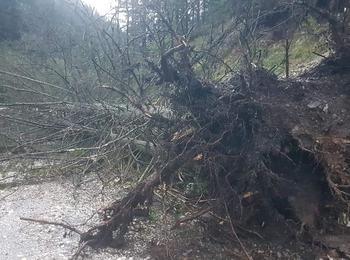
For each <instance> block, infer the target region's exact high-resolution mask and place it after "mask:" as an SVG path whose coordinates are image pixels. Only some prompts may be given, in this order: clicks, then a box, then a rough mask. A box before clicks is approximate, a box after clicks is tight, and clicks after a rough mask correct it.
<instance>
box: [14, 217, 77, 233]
mask: <svg viewBox="0 0 350 260" xmlns="http://www.w3.org/2000/svg"><path fill="white" fill-rule="evenodd" d="M19 219H20V220H23V221H30V222H35V223H39V224H43V225H53V226H59V227H63V228H66V229H69V230H70V231H72V232H74V233H77V234H78V235H82V234H83V232H82V231H80V230H78V229H76V228H75V227H72V226H70V225H67V224H65V223H62V222H54V221H47V220H42V219H34V218H24V217H20V218H19Z"/></svg>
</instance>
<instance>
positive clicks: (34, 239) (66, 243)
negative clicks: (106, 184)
mask: <svg viewBox="0 0 350 260" xmlns="http://www.w3.org/2000/svg"><path fill="white" fill-rule="evenodd" d="M123 193H124V191H122V190H120V189H119V190H118V188H114V189H111V190H109V191H108V193H107V192H106V190H103V189H102V185H101V184H100V183H98V182H96V181H91V182H89V181H87V182H86V183H85V184H84V185H82V186H81V187H80V188H79V189H78V190H77V189H75V188H74V186H73V184H72V183H71V182H70V181H54V182H49V183H42V184H35V185H25V186H20V187H13V188H9V189H3V190H0V237H1V243H0V259H2V260H5V259H9V260H10V259H11V260H15V259H22V260H24V259H28V260H29V259H30V260H31V259H33V260H34V259H69V258H70V257H71V256H72V255H73V254H74V253H75V251H76V250H77V248H78V241H79V237H78V236H77V235H76V234H69V233H68V234H67V233H66V230H64V229H63V228H61V227H57V226H48V225H41V224H36V223H30V222H26V221H21V220H20V217H29V218H35V219H46V220H50V221H57V222H67V223H72V224H77V223H81V224H85V223H86V224H87V225H85V228H86V227H88V226H89V223H90V224H92V223H93V222H94V221H95V223H96V220H97V215H96V214H95V213H96V210H97V209H99V208H101V207H102V206H105V205H106V204H108V202H109V201H112V197H114V199H115V198H118V197H120V196H122V195H123ZM107 194H108V195H107ZM94 214H95V215H94ZM91 216H93V217H92V218H91ZM77 228H78V229H79V226H77ZM145 251H146V247H145V244H144V243H142V242H138V243H137V242H136V243H133V244H132V248H126V249H123V250H102V251H98V252H97V251H92V250H89V251H88V252H87V255H86V256H85V258H86V259H147V254H146V252H145Z"/></svg>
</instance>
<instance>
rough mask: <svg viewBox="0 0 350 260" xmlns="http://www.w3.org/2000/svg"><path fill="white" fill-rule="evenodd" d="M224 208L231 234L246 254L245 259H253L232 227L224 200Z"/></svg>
mask: <svg viewBox="0 0 350 260" xmlns="http://www.w3.org/2000/svg"><path fill="white" fill-rule="evenodd" d="M225 209H226V214H227V217H228V219H229V222H230V226H231V231H232V234H233V235H234V237H235V238H236V239H237V241H238V243H239V245H240V246H241V248H242V250H243V252H244V254H245V255H246V256H247V259H248V260H253V258H252V257H251V256H250V255H249V253H248V251H247V249H246V248H245V247H244V245H243V243H242V241H241V240H240V239H239V237H238V235H237V232H236V231H235V228H234V226H233V223H232V220H231V217H230V214H229V211H228V208H227V204H226V202H225Z"/></svg>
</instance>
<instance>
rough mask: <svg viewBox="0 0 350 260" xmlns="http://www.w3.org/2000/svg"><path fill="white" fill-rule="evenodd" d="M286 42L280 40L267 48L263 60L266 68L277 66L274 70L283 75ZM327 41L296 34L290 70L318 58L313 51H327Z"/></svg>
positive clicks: (291, 49) (292, 46)
mask: <svg viewBox="0 0 350 260" xmlns="http://www.w3.org/2000/svg"><path fill="white" fill-rule="evenodd" d="M284 44H285V42H284V41H283V40H282V41H279V42H277V43H275V44H273V45H272V46H270V47H265V48H266V49H267V55H266V57H265V58H264V60H263V66H264V67H265V68H266V69H272V68H273V67H275V68H276V69H275V70H274V72H275V73H276V74H277V75H281V74H283V73H284V72H285V49H284V46H285V45H284ZM327 51H328V49H327V46H326V44H325V43H322V42H321V43H320V42H319V41H318V39H316V38H314V37H312V36H307V35H296V36H295V37H294V40H293V41H292V45H291V48H290V51H289V53H290V57H289V60H290V70H291V71H293V70H294V71H295V70H296V69H297V68H298V66H300V65H302V64H306V63H309V62H311V61H313V60H315V59H317V58H318V56H316V55H315V54H314V53H313V52H317V53H320V54H322V53H325V52H327Z"/></svg>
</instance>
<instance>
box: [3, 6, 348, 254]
mask: <svg viewBox="0 0 350 260" xmlns="http://www.w3.org/2000/svg"><path fill="white" fill-rule="evenodd" d="M150 9H151V10H152V11H153V14H155V15H158V16H157V17H158V18H159V21H160V22H162V25H163V26H164V28H163V30H164V31H165V32H164V31H162V30H160V31H159V32H157V33H159V35H153V36H154V38H157V37H155V36H159V37H158V38H162V36H164V35H162V34H165V35H166V36H167V37H168V38H169V39H168V40H169V42H172V44H171V46H170V47H169V48H168V49H167V50H164V51H162V53H161V55H160V59H159V62H154V61H152V60H150V59H149V58H148V57H144V64H142V65H143V66H144V70H145V71H147V73H148V74H147V77H145V78H146V79H145V82H146V83H145V84H143V83H142V82H140V81H139V77H138V75H136V72H135V70H136V69H135V67H136V68H137V67H138V66H141V65H138V64H132V62H131V61H130V60H132V57H130V56H128V51H125V50H122V48H121V47H120V46H119V44H118V43H117V42H116V41H115V40H114V38H113V37H112V36H111V35H110V34H109V33H108V32H104V34H103V36H104V37H106V38H107V40H106V39H105V41H104V42H102V43H101V46H104V45H108V43H109V44H110V45H112V46H114V48H115V49H113V50H112V51H111V52H112V53H113V55H114V54H115V53H118V54H119V57H120V59H121V63H122V64H123V65H124V66H126V67H127V69H126V70H124V69H123V71H122V72H121V71H118V73H119V74H121V75H122V76H125V78H128V79H130V78H131V79H133V80H134V81H135V82H136V83H135V85H136V87H137V88H139V89H138V90H139V92H140V93H138V92H137V91H136V90H135V88H133V87H130V88H128V85H127V84H126V83H125V82H126V80H125V79H124V78H122V79H120V78H117V76H116V75H115V74H118V73H117V72H116V71H113V70H112V69H111V70H107V69H106V68H104V67H103V66H102V65H101V64H100V63H98V59H97V58H96V60H93V63H94V65H95V66H96V68H98V69H97V72H98V73H102V72H104V73H105V74H107V75H108V76H110V77H111V78H113V79H114V80H115V81H114V83H115V85H112V86H107V85H103V86H102V88H101V89H103V90H110V91H112V92H115V93H117V94H118V95H119V97H120V100H122V101H123V102H125V103H127V105H128V106H130V107H131V108H129V107H124V106H123V107H119V108H118V107H113V106H112V107H111V106H108V105H106V104H105V103H104V102H101V104H99V106H96V105H95V104H89V105H87V104H79V105H78V106H74V105H72V104H68V102H64V103H61V102H59V103H52V102H51V103H30V104H29V103H17V104H7V105H8V107H15V106H26V107H28V106H29V107H31V108H30V109H34V110H33V111H31V113H28V111H26V113H28V115H30V116H28V117H27V118H26V119H24V118H18V117H15V116H7V117H6V115H0V116H2V117H6V118H7V119H8V120H13V121H16V122H21V123H25V124H29V125H30V126H35V127H40V128H41V129H46V132H44V134H43V136H41V137H39V138H37V139H36V140H35V141H31V142H29V141H28V142H23V143H21V144H19V146H20V147H27V146H28V144H30V145H33V144H39V143H42V142H46V141H55V140H62V139H63V140H65V141H66V143H68V144H69V146H67V147H65V148H62V149H53V150H52V151H31V152H29V153H28V152H27V153H25V154H24V155H22V154H19V155H16V156H19V157H20V156H23V157H24V156H26V157H28V156H33V157H34V156H45V155H52V154H65V155H66V154H68V156H67V157H69V155H70V153H72V152H73V153H77V152H79V153H80V152H82V154H80V155H79V156H78V159H77V160H76V161H69V162H68V163H67V161H64V162H65V164H68V165H73V166H77V165H79V166H84V167H85V169H90V168H91V167H92V166H96V165H99V164H100V163H101V161H103V160H108V161H112V160H123V159H124V158H125V157H128V156H129V157H131V158H133V159H135V161H137V160H138V159H139V158H140V157H142V156H150V157H151V158H152V159H153V158H155V159H154V160H152V159H150V160H145V162H146V163H145V164H147V163H148V164H149V165H152V167H146V169H147V174H146V175H145V176H147V177H146V178H145V179H144V180H142V181H141V182H139V183H138V184H137V185H135V187H134V188H133V189H132V190H131V191H130V193H129V194H128V195H126V196H125V197H124V198H123V199H121V200H118V201H115V202H114V203H112V204H111V205H108V206H107V207H106V208H105V209H103V211H102V214H101V223H100V224H97V225H96V226H95V227H93V228H91V229H89V230H88V231H86V232H81V231H79V234H80V236H81V247H80V248H79V250H78V252H77V254H76V256H78V255H79V254H80V253H81V251H82V250H83V249H84V248H85V247H86V246H91V247H108V246H109V247H119V246H120V245H121V244H122V243H123V241H124V235H125V234H126V232H127V231H128V226H129V225H130V223H131V222H132V220H133V219H134V218H135V217H136V216H137V212H138V210H139V208H143V207H150V206H151V204H152V201H153V192H154V191H155V189H157V187H158V186H159V185H160V184H162V183H165V184H167V185H170V184H172V183H173V182H174V181H175V183H176V174H177V172H178V171H179V170H182V169H187V170H188V171H190V172H191V171H193V172H194V171H196V172H198V174H199V175H200V176H201V178H202V179H203V180H205V181H206V183H207V190H206V192H205V194H204V196H206V197H207V198H210V199H211V201H212V202H211V205H207V204H204V205H201V206H203V208H204V210H203V211H200V212H204V213H205V212H207V210H206V209H208V208H210V211H213V212H215V214H216V215H218V216H220V217H221V219H224V220H225V227H226V230H229V231H232V237H233V238H235V239H238V235H237V233H236V231H235V229H234V226H235V225H240V226H245V227H248V226H249V229H252V230H256V231H258V232H259V233H262V234H263V236H268V235H269V234H275V235H278V236H288V234H284V233H283V232H281V231H282V230H285V229H286V227H288V229H289V230H291V232H290V233H291V234H299V235H301V236H302V237H303V239H304V240H305V241H306V242H310V241H312V240H314V241H315V240H316V241H319V243H320V244H321V245H322V244H324V242H323V240H322V237H321V236H320V232H318V231H319V230H324V233H327V232H333V233H335V234H336V233H337V232H346V229H345V227H344V223H338V222H339V219H338V218H339V216H340V215H342V214H343V213H344V212H345V213H346V208H347V207H348V206H349V199H350V198H349V196H350V195H349V185H350V177H349V176H350V173H349V153H350V152H349V142H350V141H349V133H348V129H349V128H350V125H349V124H350V118H349V113H347V112H348V110H349V96H348V95H349V89H348V86H347V84H348V82H349V80H350V78H349V74H348V71H342V70H341V69H340V70H338V71H337V74H334V75H331V76H328V78H324V77H322V75H320V74H317V73H314V74H313V75H316V76H310V75H306V76H305V77H300V78H296V79H291V80H288V81H284V80H280V79H277V77H276V76H274V75H273V74H271V73H270V72H268V71H267V70H265V69H263V68H261V67H260V66H255V65H254V64H252V61H251V60H249V59H246V60H245V65H249V66H247V67H246V68H242V69H241V71H240V72H238V73H236V74H235V75H232V77H231V79H229V80H226V81H223V82H214V81H208V80H203V79H201V78H200V77H199V76H198V73H197V71H196V68H195V66H196V65H198V57H196V56H195V57H193V56H194V55H193V53H195V51H194V48H193V47H192V46H191V44H190V43H189V42H188V40H187V39H186V37H183V36H179V35H178V34H177V33H176V30H174V29H173V28H172V25H171V24H170V23H169V21H168V20H167V18H166V17H164V16H163V15H162V13H161V12H159V11H158V10H157V8H155V7H153V6H151V7H150ZM235 24H236V22H235ZM147 25H148V24H147V23H146V26H147ZM157 26H158V25H157ZM240 26H241V25H240ZM155 28H157V27H156V26H155ZM151 29H154V28H150V31H152V30H151ZM232 30H233V29H232V28H230V29H229V30H227V31H224V33H223V35H224V36H223V37H221V36H220V37H218V39H217V41H213V46H210V48H209V50H211V49H214V48H215V47H217V46H218V45H220V44H221V42H222V40H223V38H224V37H227V35H229V34H230V33H231V32H232ZM242 31H243V29H242ZM155 34H156V33H155ZM99 36H100V35H99ZM164 37H165V36H164ZM108 40H109V42H108ZM135 41H136V40H135ZM130 42H132V41H129V42H128V43H130ZM160 45H161V44H160ZM164 46H167V45H166V44H164ZM164 46H162V47H164ZM108 47H109V48H111V47H110V46H109V45H108ZM131 47H132V46H131V45H127V46H126V47H125V49H126V50H129V49H130V48H131ZM159 49H162V48H159ZM105 54H106V55H107V54H108V53H105ZM113 57H114V56H112V55H111V57H108V60H113ZM247 57H248V56H247ZM247 57H246V58H247ZM248 58H249V57H248ZM335 66H337V64H336V65H335ZM112 67H113V66H112ZM318 69H319V68H316V69H315V71H317V70H318ZM322 69H327V66H326V67H322ZM98 73H97V74H98ZM114 73H115V74H114ZM123 73H124V74H126V75H123ZM143 73H144V72H143ZM5 74H6V73H5ZM119 74H118V75H119ZM6 75H8V76H11V75H10V74H8V73H7V74H6ZM12 76H13V75H12ZM15 76H16V77H18V75H15ZM26 80H29V79H28V78H26ZM30 80H31V81H32V82H33V80H32V79H30ZM34 82H36V83H38V84H39V83H40V84H42V82H38V81H34ZM334 82H336V84H335V85H334ZM147 84H148V85H147ZM46 85H47V84H46ZM145 85H147V86H148V87H149V88H151V87H155V88H157V89H156V90H157V95H158V94H159V95H162V100H165V101H166V103H167V105H166V110H167V111H170V112H169V115H168V116H165V115H164V113H161V112H160V111H159V110H161V109H159V110H158V112H155V111H157V106H156V105H154V104H153V103H152V101H154V100H152V98H149V99H148V97H147V96H144V95H142V93H144V92H145V91H146V90H145V88H146V87H145ZM150 86H151V87H150ZM51 87H53V86H52V85H51ZM98 107H99V108H98ZM158 108H159V107H158ZM30 109H28V110H30ZM35 109H39V112H40V113H42V115H41V116H42V117H41V119H38V116H37V115H36V112H38V111H36V110H35ZM22 112H23V111H22ZM33 112H34V113H33ZM29 140H31V138H29ZM72 141H74V142H76V143H75V144H73V145H72V144H71V142H72ZM77 144H79V145H82V146H81V147H79V148H76V147H77ZM140 146H141V148H140ZM135 152H137V153H138V154H139V155H140V157H138V156H136V158H134V157H135ZM116 155H117V156H116ZM114 156H115V157H114ZM8 158H11V157H8ZM12 158H13V157H12ZM5 159H6V158H5ZM65 159H66V158H65ZM148 159H149V158H148ZM145 172H146V171H145ZM84 173H85V170H84ZM326 215H330V216H331V217H330V218H329V217H327V218H326V217H325V216H326ZM347 216H348V215H347ZM196 217H198V218H199V217H201V214H197V215H196ZM290 219H292V220H294V222H295V223H299V224H300V225H297V224H294V225H289V224H288V220H290ZM45 223H52V222H45ZM334 230H335V231H334ZM290 233H289V234H290ZM265 234H266V235H265ZM241 246H242V249H243V251H244V252H245V254H246V256H247V258H250V255H249V250H246V249H245V248H244V246H243V244H241ZM326 246H327V244H326Z"/></svg>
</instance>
